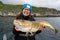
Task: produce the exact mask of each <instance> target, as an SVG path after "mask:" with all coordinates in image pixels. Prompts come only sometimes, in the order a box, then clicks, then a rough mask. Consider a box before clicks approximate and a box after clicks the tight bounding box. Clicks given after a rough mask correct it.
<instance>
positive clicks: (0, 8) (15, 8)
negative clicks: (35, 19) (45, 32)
mask: <svg viewBox="0 0 60 40" xmlns="http://www.w3.org/2000/svg"><path fill="white" fill-rule="evenodd" d="M19 11H22V5H7V4H3V3H2V2H0V12H19ZM32 12H34V13H42V14H45V13H53V14H54V13H60V11H58V10H56V9H52V8H44V7H33V10H32Z"/></svg>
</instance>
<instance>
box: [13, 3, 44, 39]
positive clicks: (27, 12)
mask: <svg viewBox="0 0 60 40" xmlns="http://www.w3.org/2000/svg"><path fill="white" fill-rule="evenodd" d="M31 11H32V6H31V5H30V4H24V5H23V10H22V12H21V13H18V14H17V17H16V19H23V20H29V21H35V19H34V18H33V16H31ZM18 29H19V28H16V27H15V26H14V27H13V34H14V35H15V37H14V39H15V40H35V35H36V34H38V33H40V32H41V30H38V31H37V32H36V33H34V35H32V36H30V34H29V35H28V36H25V34H26V33H25V32H21V31H20V30H18ZM41 29H43V28H42V27H41Z"/></svg>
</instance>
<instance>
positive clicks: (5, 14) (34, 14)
mask: <svg viewBox="0 0 60 40" xmlns="http://www.w3.org/2000/svg"><path fill="white" fill-rule="evenodd" d="M31 15H32V16H34V17H60V14H51V13H50V14H40V13H32V14H31ZM0 16H1V17H16V13H12V12H9V13H1V12H0Z"/></svg>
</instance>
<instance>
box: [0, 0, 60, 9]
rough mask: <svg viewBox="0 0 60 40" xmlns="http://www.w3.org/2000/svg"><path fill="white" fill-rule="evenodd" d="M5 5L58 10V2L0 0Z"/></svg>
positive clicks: (47, 0) (59, 2)
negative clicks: (28, 5)
mask: <svg viewBox="0 0 60 40" xmlns="http://www.w3.org/2000/svg"><path fill="white" fill-rule="evenodd" d="M0 1H2V2H3V3H5V4H25V3H28V4H31V5H33V6H37V7H48V8H55V9H58V10H60V0H0Z"/></svg>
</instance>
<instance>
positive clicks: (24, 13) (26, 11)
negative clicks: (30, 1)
mask: <svg viewBox="0 0 60 40" xmlns="http://www.w3.org/2000/svg"><path fill="white" fill-rule="evenodd" d="M23 15H24V16H29V15H30V10H29V8H24V9H23Z"/></svg>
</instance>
